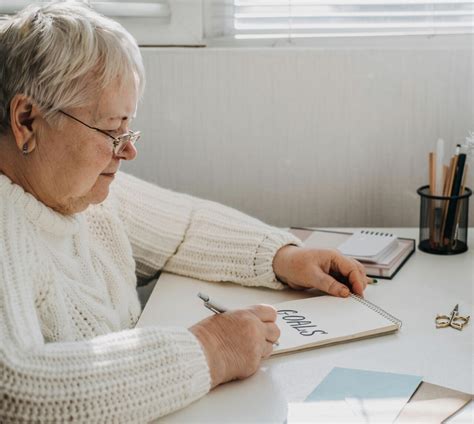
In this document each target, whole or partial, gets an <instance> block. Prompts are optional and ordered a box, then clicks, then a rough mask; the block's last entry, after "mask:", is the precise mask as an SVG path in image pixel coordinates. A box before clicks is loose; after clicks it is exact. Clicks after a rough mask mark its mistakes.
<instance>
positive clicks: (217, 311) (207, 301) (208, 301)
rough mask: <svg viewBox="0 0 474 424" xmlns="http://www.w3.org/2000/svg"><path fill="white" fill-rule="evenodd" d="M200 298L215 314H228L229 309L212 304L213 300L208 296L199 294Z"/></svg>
mask: <svg viewBox="0 0 474 424" xmlns="http://www.w3.org/2000/svg"><path fill="white" fill-rule="evenodd" d="M198 297H199V298H200V299H201V300H202V301H203V302H204V306H205V307H206V308H207V309H209V310H211V311H212V312H214V313H215V314H223V313H224V312H227V308H224V307H223V306H220V305H218V304H217V303H214V302H211V299H210V298H209V296H208V295H207V294H204V293H201V292H199V293H198Z"/></svg>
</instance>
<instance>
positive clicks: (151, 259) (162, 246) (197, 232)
mask: <svg viewBox="0 0 474 424" xmlns="http://www.w3.org/2000/svg"><path fill="white" fill-rule="evenodd" d="M109 197H110V200H108V203H109V205H111V206H112V207H114V208H116V209H118V213H119V216H120V218H121V219H122V222H123V223H124V225H125V228H126V231H127V234H128V237H129V239H130V241H131V244H132V248H133V254H134V257H135V260H136V263H137V273H138V275H139V276H141V277H146V276H150V275H153V274H154V273H155V272H156V271H157V270H160V269H163V270H165V271H169V272H172V273H176V274H181V275H185V276H188V277H194V278H199V279H203V280H208V281H232V282H236V283H240V284H242V285H247V286H266V287H270V288H274V289H280V288H283V285H282V284H281V283H280V282H278V281H277V280H276V277H275V274H274V272H273V266H272V265H273V258H274V256H275V254H276V252H277V251H278V249H280V248H281V247H283V246H285V245H287V244H295V245H301V244H302V243H301V241H300V240H299V239H298V238H296V237H295V236H293V235H292V234H290V233H289V232H286V231H282V230H280V229H278V228H275V227H271V226H269V225H266V224H264V223H263V222H261V221H259V220H257V219H255V218H252V217H250V216H248V215H245V214H243V213H241V212H239V211H237V210H235V209H232V208H229V207H225V206H223V205H220V204H218V203H215V202H211V201H207V200H200V199H197V198H195V197H192V196H189V195H186V194H180V193H176V192H173V191H170V190H166V189H163V188H160V187H157V186H156V185H153V184H151V183H148V182H145V181H143V180H140V179H138V178H136V177H133V176H131V175H127V174H125V173H119V174H118V175H117V181H116V182H115V183H114V185H113V187H112V195H111V196H109Z"/></svg>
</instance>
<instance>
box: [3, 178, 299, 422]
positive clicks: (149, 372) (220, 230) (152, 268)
mask: <svg viewBox="0 0 474 424" xmlns="http://www.w3.org/2000/svg"><path fill="white" fill-rule="evenodd" d="M289 243H294V244H299V240H297V239H296V238H294V237H293V236H291V235H290V234H288V233H285V232H282V231H280V230H278V229H276V228H273V227H270V226H267V225H265V224H263V223H261V222H260V221H258V220H256V219H253V218H250V217H248V216H246V215H244V214H242V213H240V212H237V211H235V210H232V209H230V208H226V207H224V206H221V205H219V204H216V203H213V202H209V201H203V200H198V199H195V198H193V197H191V196H187V195H183V194H178V193H174V192H172V191H169V190H164V189H161V188H159V187H156V186H154V185H152V184H149V183H146V182H144V181H141V180H139V179H137V178H135V177H132V176H129V175H126V174H124V173H119V174H117V177H116V181H114V183H113V184H112V186H111V193H110V195H109V197H108V198H107V200H106V201H105V202H104V203H103V204H101V205H97V206H91V207H89V208H88V209H87V211H85V212H83V213H80V214H76V215H73V216H63V215H60V214H58V213H56V212H55V211H53V210H52V209H50V208H48V207H46V206H45V205H44V204H42V203H41V202H39V201H37V200H36V199H35V198H34V197H33V196H31V195H30V194H28V193H25V192H24V191H23V189H22V188H21V187H19V186H18V185H15V184H13V183H12V182H11V181H10V180H9V179H8V178H7V177H6V176H5V175H2V174H0V422H2V423H8V422H30V421H35V422H37V421H40V422H66V421H74V422H87V423H92V422H107V423H109V422H124V423H130V422H147V421H149V420H151V419H153V418H156V417H159V416H161V415H164V414H168V413H170V412H172V411H174V410H177V409H179V408H182V407H184V406H185V405H188V404H189V403H191V402H193V401H194V400H196V399H198V398H199V397H201V396H203V395H204V394H206V393H207V392H208V391H209V388H210V373H209V369H208V365H207V362H206V358H205V355H204V353H203V351H202V349H201V346H200V344H199V342H198V340H197V339H196V338H195V337H194V335H193V334H192V333H191V332H189V331H188V330H187V329H185V328H179V327H173V328H171V327H148V328H140V329H138V328H137V329H134V328H133V327H134V325H135V323H136V321H137V320H138V317H139V315H140V305H139V301H138V297H137V293H136V274H138V275H140V276H143V277H146V276H150V275H152V274H153V273H155V272H156V270H158V269H164V270H166V271H170V272H175V273H179V274H184V275H187V276H192V277H197V278H201V279H206V280H211V281H233V282H237V283H240V284H243V285H247V286H257V285H258V286H267V287H271V288H280V287H281V286H280V283H278V282H277V281H276V280H275V275H274V273H273V270H272V259H273V257H274V255H275V253H276V251H277V250H278V249H279V248H280V247H282V246H283V245H285V244H289Z"/></svg>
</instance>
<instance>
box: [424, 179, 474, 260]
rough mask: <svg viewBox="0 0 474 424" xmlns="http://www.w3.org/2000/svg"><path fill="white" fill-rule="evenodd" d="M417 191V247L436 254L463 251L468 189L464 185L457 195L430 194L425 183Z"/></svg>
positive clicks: (464, 248)
mask: <svg viewBox="0 0 474 424" xmlns="http://www.w3.org/2000/svg"><path fill="white" fill-rule="evenodd" d="M417 193H418V194H419V195H420V198H421V204H420V243H419V244H418V248H419V249H420V250H422V251H423V252H428V253H434V254H437V255H455V254H457V253H463V252H465V251H466V250H467V249H468V246H467V228H468V218H469V197H470V196H471V194H472V191H471V190H470V189H469V188H467V187H465V188H464V191H463V192H462V194H460V195H459V196H434V195H432V194H430V186H428V185H426V186H423V187H420V188H419V189H418V190H417Z"/></svg>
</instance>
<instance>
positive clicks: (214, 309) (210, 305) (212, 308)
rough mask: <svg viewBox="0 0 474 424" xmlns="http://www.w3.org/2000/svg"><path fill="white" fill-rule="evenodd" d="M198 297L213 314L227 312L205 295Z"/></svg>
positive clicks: (277, 344) (199, 294) (275, 344)
mask: <svg viewBox="0 0 474 424" xmlns="http://www.w3.org/2000/svg"><path fill="white" fill-rule="evenodd" d="M198 297H199V298H200V299H201V300H202V301H203V302H204V306H205V307H206V308H207V309H209V310H210V311H212V312H214V313H215V314H223V313H224V312H227V308H225V307H224V306H221V305H219V304H217V303H216V302H211V299H210V297H209V296H208V295H207V294H204V293H201V292H199V293H198ZM273 345H274V346H279V343H278V342H275V343H273Z"/></svg>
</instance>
